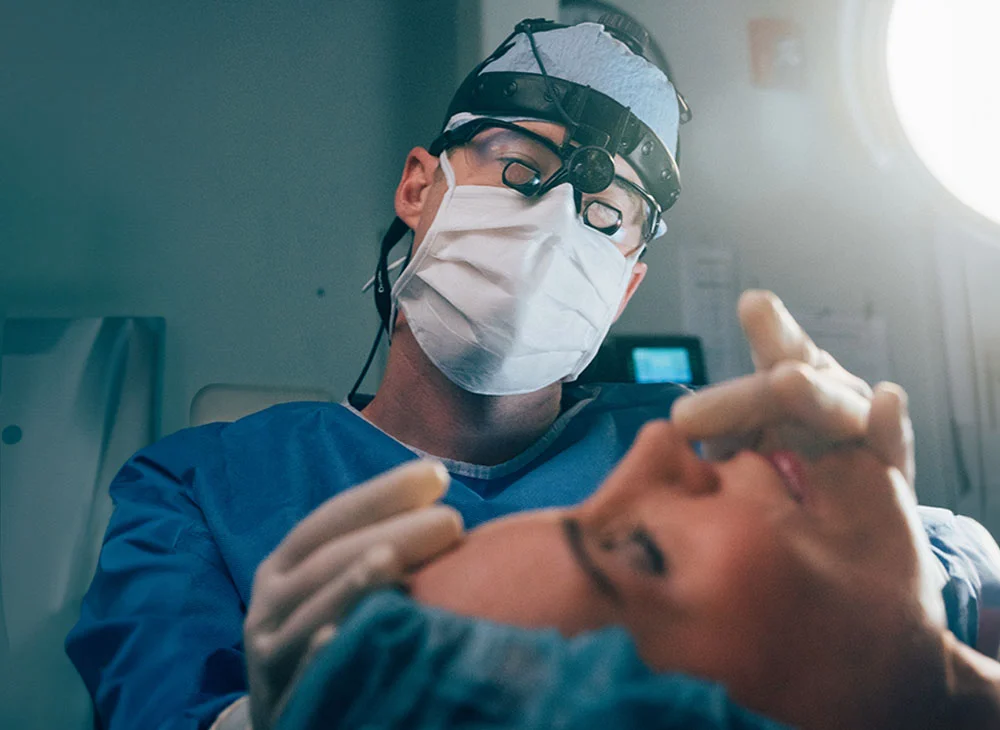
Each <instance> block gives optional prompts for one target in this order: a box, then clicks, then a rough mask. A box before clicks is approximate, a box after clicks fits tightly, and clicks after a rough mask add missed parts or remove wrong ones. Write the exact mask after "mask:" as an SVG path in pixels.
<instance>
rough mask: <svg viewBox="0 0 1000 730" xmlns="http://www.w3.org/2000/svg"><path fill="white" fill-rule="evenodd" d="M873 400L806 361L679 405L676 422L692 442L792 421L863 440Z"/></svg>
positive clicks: (830, 435)
mask: <svg viewBox="0 0 1000 730" xmlns="http://www.w3.org/2000/svg"><path fill="white" fill-rule="evenodd" d="M868 411H869V402H868V400H867V399H865V398H864V397H862V396H860V395H859V394H858V393H856V392H855V391H854V390H853V389H851V388H849V387H847V386H845V385H844V384H843V383H841V382H840V381H839V380H838V379H836V378H830V377H827V376H826V375H824V374H823V373H820V372H817V371H816V370H815V369H813V368H811V367H809V366H808V365H804V364H802V363H794V362H784V363H781V364H780V365H778V366H777V367H775V368H773V369H771V370H769V371H765V372H759V373H755V374H753V375H748V376H744V377H742V378H738V379H736V380H731V381H728V382H725V383H721V384H719V385H716V386H712V387H710V388H704V389H702V390H700V391H698V392H697V393H694V394H693V395H687V396H684V397H683V398H679V399H678V400H677V401H675V402H674V405H673V408H672V409H671V420H672V421H673V422H674V425H675V427H676V428H677V429H678V430H679V431H680V432H681V433H682V434H683V435H684V436H685V437H686V438H688V439H690V440H697V441H704V440H708V439H714V438H721V437H733V436H738V435H741V434H748V433H751V432H754V431H758V430H761V429H765V428H769V427H772V426H779V425H782V424H785V423H788V422H795V423H798V424H801V425H803V426H805V427H807V428H809V429H812V430H813V431H815V433H816V436H817V438H822V439H829V440H831V441H842V440H849V439H854V438H860V437H861V436H863V435H864V433H865V429H866V427H867V419H868Z"/></svg>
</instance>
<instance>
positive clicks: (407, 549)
mask: <svg viewBox="0 0 1000 730" xmlns="http://www.w3.org/2000/svg"><path fill="white" fill-rule="evenodd" d="M448 480H449V477H448V472H447V471H446V470H445V468H444V467H443V466H441V464H439V463H437V462H433V461H416V462H410V463H408V464H405V465H403V466H401V467H399V468H397V469H394V470H392V471H390V472H387V473H385V474H383V475H381V476H379V477H377V478H375V479H372V480H371V481H368V482H365V483H364V484H361V485H359V486H357V487H354V488H352V489H349V490H347V491H346V492H343V493H342V494H339V495H337V496H335V497H333V498H331V499H330V500H328V501H327V502H325V503H324V504H322V505H321V506H320V507H318V508H317V509H316V510H315V511H313V512H312V513H311V514H310V515H309V516H308V517H306V518H305V519H304V520H303V521H302V522H300V523H299V524H298V525H297V526H296V527H295V529H294V530H292V531H291V532H290V533H289V534H288V535H287V536H286V537H285V539H284V540H283V541H282V542H281V544H280V545H279V546H278V547H277V548H276V549H275V550H274V552H273V553H271V554H270V555H269V556H268V557H267V558H266V559H265V560H264V561H263V562H262V563H261V564H260V566H259V567H258V569H257V572H256V574H255V575H254V581H253V591H252V594H251V601H250V606H249V608H248V610H247V617H246V621H245V622H244V625H243V639H244V646H245V650H246V663H247V676H248V680H249V685H250V698H249V702H250V718H251V723H252V726H253V729H254V730H269V729H270V727H271V726H272V724H273V723H274V722H275V720H276V719H277V717H278V715H279V714H280V712H281V710H282V708H283V707H284V704H285V702H286V701H287V699H288V696H289V694H290V692H291V691H292V689H293V687H294V685H295V683H296V681H297V680H298V678H299V676H300V675H301V673H302V671H303V670H304V669H305V667H306V665H308V663H309V662H310V661H311V659H312V658H313V656H314V655H315V654H316V652H317V651H318V649H319V648H320V647H321V646H323V645H324V644H325V643H326V642H328V641H329V640H330V639H331V638H332V637H333V635H334V633H335V630H336V626H337V623H338V622H339V621H340V620H341V619H342V618H343V617H344V615H345V614H346V613H347V612H348V611H349V610H350V608H351V607H352V606H353V605H354V604H355V603H356V602H357V601H358V599H360V598H361V597H362V596H364V595H365V594H367V593H369V592H371V591H373V590H375V589H377V588H380V587H384V586H387V585H391V584H396V583H399V582H400V581H401V580H403V578H404V576H405V574H406V573H407V571H410V570H412V569H413V568H415V567H417V566H419V565H421V564H422V563H424V562H426V561H427V560H429V559H430V558H432V557H434V556H435V555H437V554H438V553H440V552H442V551H444V550H446V549H447V548H449V547H451V546H452V545H453V544H454V543H456V542H457V541H458V540H459V539H460V537H461V535H462V519H461V516H460V515H459V514H458V512H456V511H455V510H453V509H451V508H450V507H445V506H443V505H433V502H435V501H436V500H437V499H438V498H440V497H441V495H443V494H444V491H445V489H446V487H447V485H448ZM431 505H433V506H431Z"/></svg>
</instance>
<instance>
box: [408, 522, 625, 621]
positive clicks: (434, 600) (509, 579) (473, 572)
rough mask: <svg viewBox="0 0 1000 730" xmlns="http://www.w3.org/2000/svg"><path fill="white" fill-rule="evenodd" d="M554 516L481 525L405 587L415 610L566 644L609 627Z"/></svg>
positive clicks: (604, 607)
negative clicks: (538, 631)
mask: <svg viewBox="0 0 1000 730" xmlns="http://www.w3.org/2000/svg"><path fill="white" fill-rule="evenodd" d="M561 514H562V513H561V512H555V511H551V512H532V513H528V514H524V515H518V516H516V517H511V518H508V519H505V520H500V521H497V522H494V523H492V524H489V525H485V526H483V527H481V528H479V529H477V530H475V531H473V532H471V533H470V534H469V535H468V537H467V538H466V539H465V541H464V542H463V543H462V544H461V545H460V546H459V547H458V548H456V549H455V550H453V551H451V552H449V553H447V554H445V555H443V556H441V557H440V558H438V559H436V560H435V561H433V562H432V563H430V564H429V565H427V566H426V567H424V568H423V569H422V570H420V571H419V572H418V573H417V574H416V575H415V576H414V577H413V579H412V581H411V584H410V588H411V594H412V595H413V597H414V598H415V599H416V600H418V601H420V602H421V603H424V604H427V605H430V606H436V607H438V608H443V609H446V610H449V611H452V612H454V613H458V614H461V615H465V616H474V617H477V618H484V619H488V620H491V621H496V622H498V623H504V624H510V625H513V626H521V627H523V628H554V629H557V630H559V631H560V632H561V633H563V634H564V635H567V636H572V635H574V634H577V633H580V632H582V631H586V630H590V629H594V628H598V627H600V626H603V625H606V624H608V623H611V622H612V620H613V616H612V615H611V614H612V612H611V607H610V604H609V603H608V602H607V600H606V599H603V598H602V597H600V596H599V595H597V594H596V593H595V591H594V590H593V588H592V587H591V585H590V583H589V582H588V581H587V580H586V578H585V577H584V576H583V574H582V573H581V571H580V569H579V567H578V566H577V565H576V563H575V562H574V561H573V559H572V557H571V555H570V554H569V550H568V548H567V546H566V543H565V539H564V537H563V530H562V526H561V523H560V517H561Z"/></svg>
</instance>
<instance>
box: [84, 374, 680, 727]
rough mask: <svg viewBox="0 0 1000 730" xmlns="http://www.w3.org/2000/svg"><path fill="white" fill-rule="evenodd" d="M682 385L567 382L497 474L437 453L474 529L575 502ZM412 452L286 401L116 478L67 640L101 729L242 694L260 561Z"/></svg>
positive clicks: (150, 721) (174, 718) (162, 451)
mask: <svg viewBox="0 0 1000 730" xmlns="http://www.w3.org/2000/svg"><path fill="white" fill-rule="evenodd" d="M685 392H687V391H686V390H685V389H684V388H682V387H681V386H676V385H610V386H608V385H604V386H581V385H574V386H567V387H565V388H564V392H563V413H562V415H561V416H560V417H559V419H557V421H556V422H555V423H554V424H553V425H552V427H551V428H550V429H549V431H548V432H547V433H546V434H545V436H544V437H543V438H542V439H541V440H540V441H539V442H538V443H536V444H535V445H534V446H533V447H531V448H530V449H528V450H527V451H526V452H525V453H523V454H521V455H519V456H518V457H516V458H515V459H513V460H511V461H509V462H506V463H504V464H500V465H498V466H493V467H483V466H477V465H473V464H464V463H460V462H451V461H446V462H445V464H446V466H447V467H448V469H449V471H450V472H451V475H452V483H451V486H450V488H449V490H448V493H447V494H446V496H445V499H444V502H445V503H446V504H449V505H451V506H453V507H455V508H456V509H457V510H458V511H459V512H461V513H462V516H463V517H464V519H465V524H466V526H467V527H469V528H472V527H475V526H476V525H478V524H480V523H482V522H485V521H487V520H491V519H494V518H496V517H500V516H503V515H506V514H510V513H512V512H518V511H521V510H526V509H537V508H544V507H559V506H567V505H572V504H577V503H579V502H581V501H582V500H584V499H585V498H586V497H587V496H588V495H590V494H591V493H592V492H594V490H595V489H596V488H597V486H598V485H599V484H600V483H601V482H602V481H603V480H604V478H605V477H606V476H607V475H608V473H609V472H610V471H611V470H612V469H613V468H614V466H615V465H616V463H617V462H618V461H619V459H620V458H621V457H622V455H623V454H624V453H625V452H626V451H627V450H628V448H629V446H630V445H631V443H632V440H633V439H634V437H635V435H636V433H637V431H638V430H639V428H640V427H641V426H642V425H643V424H644V423H646V422H647V421H649V420H651V419H655V418H666V417H667V416H668V415H669V413H670V406H671V404H672V403H673V401H674V400H675V399H676V398H677V397H678V396H680V395H682V394H683V393H685ZM420 456H422V454H420V453H419V452H417V451H415V450H413V449H410V448H409V447H407V446H406V445H404V444H402V443H400V442H399V441H396V440H395V439H393V438H392V437H390V436H388V435H387V434H385V433H384V432H382V431H381V430H379V429H378V428H376V427H375V426H373V425H372V424H370V423H369V422H368V421H366V420H364V419H363V418H361V417H360V416H359V415H358V413H357V412H356V411H354V410H353V409H352V408H350V407H349V406H344V405H334V404H329V403H291V404H285V405H280V406H275V407H273V408H270V409H268V410H266V411H262V412H260V413H256V414H254V415H251V416H248V417H246V418H243V419H241V420H239V421H237V422H235V423H214V424H209V425H206V426H202V427H199V428H193V429H187V430H184V431H180V432H178V433H175V434H173V435H171V436H168V437H167V438H165V439H163V440H162V441H160V442H158V443H156V444H154V445H152V446H150V447H148V448H146V449H143V450H142V451H140V452H138V453H137V454H136V455H135V456H133V457H132V458H131V459H130V460H129V461H128V462H127V463H126V464H125V466H124V467H123V468H122V470H121V471H120V472H119V474H118V475H117V477H116V478H115V479H114V481H113V482H112V484H111V487H110V491H111V497H112V499H113V501H114V504H115V510H114V513H113V515H112V517H111V522H110V524H109V526H108V530H107V533H106V535H105V542H104V547H103V549H102V551H101V557H100V561H99V564H98V568H97V574H96V575H95V577H94V580H93V583H92V584H91V587H90V590H89V591H88V593H87V595H86V597H85V598H84V601H83V606H82V610H81V615H80V620H79V622H78V623H77V625H76V626H75V627H74V629H73V630H72V631H71V632H70V634H69V636H68V638H67V640H66V651H67V653H68V654H69V657H70V659H71V660H72V661H73V663H74V664H75V665H76V666H77V669H78V670H79V672H80V674H81V676H82V677H83V680H84V682H85V683H86V685H87V688H88V689H89V691H90V693H91V695H92V696H93V697H94V701H95V705H96V708H97V713H98V717H99V718H100V721H101V723H102V725H103V727H105V728H109V729H111V730H123V729H124V728H144V729H146V728H162V727H170V728H195V727H207V726H208V725H210V724H211V722H212V719H213V718H214V717H215V716H216V715H217V714H218V712H220V711H221V710H222V709H223V708H224V707H226V706H227V705H228V704H229V703H231V702H232V701H233V700H235V699H236V698H237V697H238V696H239V695H240V694H242V693H245V692H246V678H245V670H244V662H243V646H242V628H243V619H244V616H245V613H246V607H247V605H248V604H249V602H250V588H251V585H252V582H253V575H254V571H255V570H256V568H257V565H258V564H259V563H260V562H261V561H262V560H263V559H264V558H265V557H266V556H267V555H268V554H269V553H270V552H271V551H273V550H274V548H275V547H277V545H278V543H279V542H281V540H282V539H283V538H284V537H285V535H286V534H288V532H289V531H290V530H291V529H292V528H293V527H294V526H295V525H296V523H298V522H299V521H300V520H301V519H302V518H304V517H305V516H306V515H308V514H309V513H310V512H312V511H313V510H314V509H315V508H316V507H318V506H319V505H320V504H321V503H323V502H324V501H325V500H327V499H329V498H330V497H331V496H333V495H335V494H338V493H339V492H342V491H343V490H345V489H347V488H349V487H351V486H354V485H356V484H359V483H361V482H363V481H365V480H367V479H370V478H372V477H374V476H376V475H378V474H381V473H382V472H385V471H386V470H388V469H391V468H393V467H395V466H398V465H400V464H402V463H404V462H406V461H410V460H412V459H415V458H418V457H420Z"/></svg>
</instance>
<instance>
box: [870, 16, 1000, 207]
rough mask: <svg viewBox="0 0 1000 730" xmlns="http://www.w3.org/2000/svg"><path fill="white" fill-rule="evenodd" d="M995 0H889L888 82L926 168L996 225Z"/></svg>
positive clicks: (998, 86) (999, 136)
mask: <svg viewBox="0 0 1000 730" xmlns="http://www.w3.org/2000/svg"><path fill="white" fill-rule="evenodd" d="M998 35H1000V0H947V2H942V0H896V2H895V4H894V6H893V9H892V14H891V17H890V21H889V33H888V38H887V46H886V48H887V52H888V72H889V85H890V88H891V91H892V97H893V101H894V102H895V106H896V110H897V112H898V115H899V119H900V122H901V124H902V126H903V129H904V131H905V132H906V134H907V136H908V137H909V139H910V142H911V143H912V144H913V147H914V149H915V150H916V151H917V154H919V155H920V157H921V158H922V159H923V161H924V163H925V164H926V165H927V167H928V168H929V169H930V171H931V172H932V173H933V174H934V175H935V176H936V177H937V178H938V179H939V180H940V181H941V182H942V183H943V184H944V186H945V187H946V188H948V189H949V190H951V192H952V193H954V195H955V196H956V197H957V198H959V199H960V200H961V201H962V202H964V203H965V204H966V205H968V206H970V207H971V208H973V209H974V210H976V211H978V212H979V213H981V214H983V215H985V216H986V217H987V218H990V219H992V220H994V221H996V222H997V223H1000V43H998V42H997V36H998Z"/></svg>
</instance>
